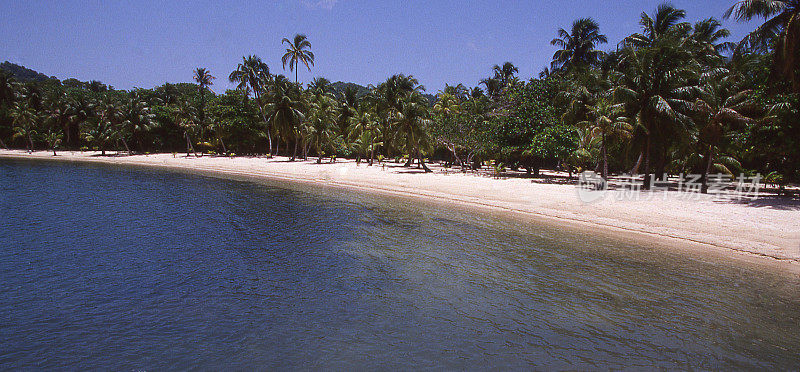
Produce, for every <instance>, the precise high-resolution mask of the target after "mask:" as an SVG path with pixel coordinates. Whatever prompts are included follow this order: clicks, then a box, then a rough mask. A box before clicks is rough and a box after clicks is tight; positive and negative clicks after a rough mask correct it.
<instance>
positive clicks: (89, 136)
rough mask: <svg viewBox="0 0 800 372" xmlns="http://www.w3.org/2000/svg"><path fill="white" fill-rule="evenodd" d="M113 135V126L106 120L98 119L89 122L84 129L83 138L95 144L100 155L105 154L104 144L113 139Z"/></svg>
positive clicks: (114, 133)
mask: <svg viewBox="0 0 800 372" xmlns="http://www.w3.org/2000/svg"><path fill="white" fill-rule="evenodd" d="M115 135H116V132H115V130H114V127H113V126H112V125H110V124H109V122H108V121H105V120H98V121H97V122H96V123H94V124H90V125H89V126H88V128H87V129H86V130H85V131H84V133H83V139H84V140H85V141H87V142H89V143H92V144H94V145H95V146H97V148H99V149H100V151H101V155H103V156H105V155H106V146H107V145H108V143H109V142H112V141H113V140H114V138H115Z"/></svg>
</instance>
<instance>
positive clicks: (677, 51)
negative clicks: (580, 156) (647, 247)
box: [614, 4, 701, 189]
mask: <svg viewBox="0 0 800 372" xmlns="http://www.w3.org/2000/svg"><path fill="white" fill-rule="evenodd" d="M683 17H685V11H683V10H680V9H676V8H674V7H672V6H671V5H669V4H662V5H660V6H659V7H658V8H657V10H656V14H655V16H654V17H650V16H649V15H647V13H642V17H641V21H640V25H641V26H642V31H643V32H642V33H638V34H634V35H631V36H628V37H627V38H625V40H624V41H623V45H624V46H625V47H624V48H623V49H622V50H620V51H619V52H618V53H616V58H617V59H618V61H619V62H618V65H617V66H616V68H617V70H618V71H617V73H616V74H615V75H614V77H615V80H616V81H615V83H616V87H615V90H614V98H615V99H616V100H617V101H618V102H621V103H622V104H623V107H624V108H625V112H626V116H627V117H629V118H632V119H633V120H635V123H636V126H637V127H638V128H639V129H641V133H640V134H641V135H642V136H643V137H644V141H643V143H642V152H641V156H640V159H641V160H643V163H644V177H645V179H644V182H645V183H644V188H645V189H649V188H650V161H651V150H652V144H653V139H654V138H655V139H656V140H660V141H659V142H657V143H656V144H657V145H660V148H661V149H662V150H664V151H662V153H665V152H666V151H665V149H666V148H667V145H668V143H669V141H670V140H672V139H673V138H682V137H681V136H679V135H677V134H676V131H687V130H688V128H689V127H691V125H692V121H691V118H689V117H688V116H687V115H686V113H687V112H689V111H690V107H691V103H690V102H688V101H687V100H686V99H685V97H683V95H682V93H683V92H684V91H686V90H687V89H690V85H691V84H692V82H693V78H695V77H696V76H697V71H699V70H700V69H701V66H700V65H699V62H698V60H697V59H696V58H695V53H694V52H695V51H694V50H693V49H692V48H689V47H688V46H687V40H688V37H689V30H690V29H691V26H690V25H689V24H688V23H680V20H681V19H683ZM656 136H657V137H656ZM662 160H663V158H662ZM636 168H638V162H637V166H636V167H634V170H635V169H636Z"/></svg>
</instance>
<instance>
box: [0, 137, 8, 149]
mask: <svg viewBox="0 0 800 372" xmlns="http://www.w3.org/2000/svg"><path fill="white" fill-rule="evenodd" d="M0 146H3V148H4V149H6V150H8V146H6V143H5V142H3V140H2V139H0Z"/></svg>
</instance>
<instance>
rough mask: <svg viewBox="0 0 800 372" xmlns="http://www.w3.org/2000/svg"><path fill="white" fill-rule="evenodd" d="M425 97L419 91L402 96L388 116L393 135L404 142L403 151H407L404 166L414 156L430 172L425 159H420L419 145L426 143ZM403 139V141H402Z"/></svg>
mask: <svg viewBox="0 0 800 372" xmlns="http://www.w3.org/2000/svg"><path fill="white" fill-rule="evenodd" d="M426 100H427V99H426V98H425V97H424V96H422V94H420V93H419V92H414V93H413V94H411V95H409V96H407V97H403V99H401V100H400V103H399V107H398V108H397V109H396V110H394V111H393V112H392V114H391V116H390V120H391V124H392V127H393V128H394V129H395V136H396V140H397V141H398V143H402V142H405V143H404V145H405V151H406V152H407V153H408V161H407V162H406V164H405V166H410V165H411V162H412V161H413V160H414V158H415V157H416V158H417V160H418V162H419V165H420V166H421V167H422V168H423V169H424V170H425V172H426V173H427V172H431V170H430V169H429V168H428V166H427V165H425V161H424V160H423V159H422V151H421V149H420V147H423V146H427V144H428V130H427V126H428V124H429V122H430V120H429V119H428V105H427V104H426V102H425V101H426ZM403 139H404V140H405V141H403Z"/></svg>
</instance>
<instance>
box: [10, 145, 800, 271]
mask: <svg viewBox="0 0 800 372" xmlns="http://www.w3.org/2000/svg"><path fill="white" fill-rule="evenodd" d="M96 155H97V154H96V153H90V152H84V153H81V152H60V153H59V156H57V157H54V156H53V154H52V152H48V151H38V152H35V153H33V154H28V153H27V152H25V151H21V150H0V158H28V159H48V160H62V161H82V162H95V163H107V164H126V165H147V166H157V167H168V168H175V169H183V170H189V171H200V172H211V173H217V174H228V175H236V176H245V177H259V178H269V179H279V180H285V181H292V182H306V183H314V184H321V185H328V186H334V187H343V188H350V189H357V190H363V191H368V192H373V193H375V192H377V193H381V194H389V195H399V196H407V197H413V198H425V199H429V200H436V201H439V202H445V203H448V204H456V205H461V206H466V207H478V208H483V209H488V210H492V211H496V212H500V213H507V214H510V215H517V216H519V215H523V216H526V215H527V216H533V217H538V218H544V219H549V220H553V221H555V222H561V223H569V224H571V225H574V226H578V227H580V228H586V229H596V230H600V231H604V232H608V233H610V234H614V235H617V236H620V235H623V236H624V237H625V238H626V239H628V240H631V241H641V242H652V240H653V238H656V239H659V240H663V241H666V242H667V243H669V242H670V241H671V242H672V245H675V244H680V245H695V246H697V247H695V249H697V248H699V249H704V248H708V249H713V250H716V251H719V252H722V254H727V253H729V254H730V255H731V257H739V258H741V257H742V256H750V257H761V258H769V259H772V260H777V261H781V262H785V263H788V264H790V265H791V266H793V267H795V268H796V267H798V266H800V202H798V201H796V200H794V201H793V200H786V199H780V198H772V197H765V198H761V199H757V200H752V201H738V200H723V199H720V198H715V197H711V196H706V195H702V196H701V195H694V197H693V198H687V197H686V194H681V193H677V192H666V193H665V192H657V193H654V194H653V197H651V198H649V199H646V200H644V199H639V200H618V199H617V197H616V196H615V194H614V193H617V192H619V191H617V192H614V191H612V192H610V194H609V195H608V196H607V197H606V198H605V199H603V200H602V201H599V202H595V203H591V204H586V203H584V202H582V201H581V200H580V198H579V197H578V194H577V191H576V187H575V186H574V185H569V184H560V183H558V182H547V181H546V180H542V179H533V180H532V179H526V178H505V179H494V178H491V177H485V176H480V175H475V174H462V173H460V172H457V171H453V170H449V171H448V170H446V169H444V168H441V167H439V166H433V167H432V169H433V170H434V172H433V173H428V174H425V173H422V172H421V171H419V170H417V169H416V168H411V169H409V168H403V167H402V166H400V164H394V163H388V164H386V166H372V167H368V166H366V164H364V163H362V164H361V165H360V166H357V165H356V163H355V161H353V160H339V161H337V162H336V163H333V164H331V163H328V162H327V161H326V162H323V163H322V164H316V161H315V159H313V158H312V159H310V160H309V161H297V162H289V161H287V159H285V158H275V159H265V158H248V157H236V158H227V157H211V156H204V157H199V158H195V157H186V156H185V155H182V154H178V155H177V156H173V154H154V155H134V156H115V157H110V156H109V157H101V156H96ZM792 271H794V270H792Z"/></svg>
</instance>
